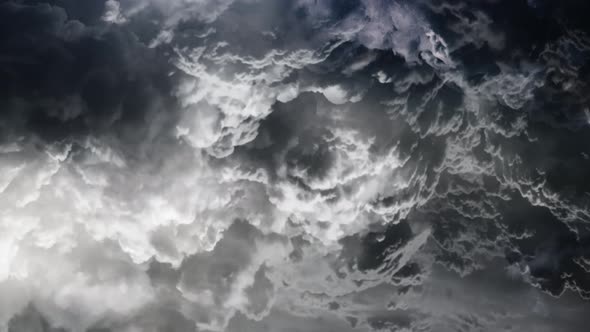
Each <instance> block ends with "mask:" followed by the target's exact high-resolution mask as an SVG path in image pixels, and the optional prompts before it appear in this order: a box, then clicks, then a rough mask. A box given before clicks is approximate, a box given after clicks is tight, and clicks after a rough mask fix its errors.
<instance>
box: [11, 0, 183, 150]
mask: <svg viewBox="0 0 590 332" xmlns="http://www.w3.org/2000/svg"><path fill="white" fill-rule="evenodd" d="M103 8H104V3H102V2H100V3H96V2H95V3H91V2H89V3H88V4H86V5H84V6H82V5H80V3H79V2H59V1H58V2H56V3H47V2H39V1H36V2H35V1H25V2H4V3H3V4H2V5H1V9H0V15H2V19H1V21H2V29H1V30H2V32H1V34H2V36H1V37H0V38H1V40H2V42H1V45H2V46H1V47H2V49H1V51H0V53H1V54H2V61H1V64H0V66H1V72H2V76H3V78H2V88H1V90H2V95H1V100H2V105H3V106H2V108H3V112H2V128H3V130H2V132H3V136H7V137H5V138H4V139H5V140H6V139H7V138H8V136H13V137H14V136H16V137H18V136H20V135H31V134H32V135H37V136H39V137H40V138H41V139H43V140H46V141H56V140H63V139H71V138H76V137H77V138H80V137H82V138H83V137H85V136H86V135H97V136H100V135H103V134H108V135H116V136H118V137H120V138H122V139H124V140H131V141H135V142H134V143H137V140H140V139H146V138H147V139H149V134H147V133H141V131H146V128H148V127H149V126H148V125H147V124H148V123H149V122H151V121H154V118H155V117H156V116H155V115H154V113H156V112H165V113H169V114H170V115H168V116H167V117H173V114H172V113H173V112H172V110H173V105H174V100H173V99H172V96H171V89H172V86H171V83H172V79H171V78H170V77H169V75H168V74H169V73H171V72H172V67H171V66H170V65H169V64H168V61H167V60H166V59H163V58H161V57H158V56H156V54H155V53H154V52H152V51H151V50H149V49H148V48H147V47H146V46H145V45H142V44H141V43H139V42H138V40H137V37H136V36H135V35H134V34H133V33H132V32H130V31H127V30H125V29H119V28H118V27H115V26H112V25H107V24H105V23H104V22H102V21H101V20H100V15H101V12H102V10H103ZM164 125H165V124H160V126H164Z"/></svg>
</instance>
